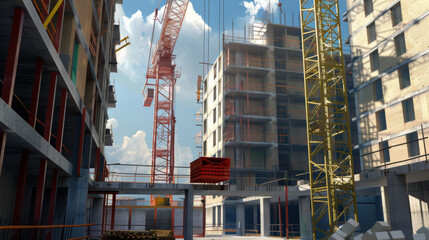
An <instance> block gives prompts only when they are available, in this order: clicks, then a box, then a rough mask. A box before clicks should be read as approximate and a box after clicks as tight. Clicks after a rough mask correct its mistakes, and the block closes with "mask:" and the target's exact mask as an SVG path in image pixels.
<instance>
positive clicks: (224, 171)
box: [191, 157, 231, 183]
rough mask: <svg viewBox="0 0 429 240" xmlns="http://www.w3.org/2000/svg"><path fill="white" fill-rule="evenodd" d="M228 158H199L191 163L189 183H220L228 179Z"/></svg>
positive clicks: (229, 162) (229, 161)
mask: <svg viewBox="0 0 429 240" xmlns="http://www.w3.org/2000/svg"><path fill="white" fill-rule="evenodd" d="M230 164H231V160H230V159H229V158H214V157H200V158H198V159H197V160H195V161H193V162H191V183H220V182H223V181H227V180H229V178H230V175H229V169H230Z"/></svg>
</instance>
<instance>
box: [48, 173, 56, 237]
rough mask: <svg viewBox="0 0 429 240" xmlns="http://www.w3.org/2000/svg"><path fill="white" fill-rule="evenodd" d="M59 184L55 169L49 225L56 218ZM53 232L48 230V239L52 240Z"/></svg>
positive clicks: (50, 200)
mask: <svg viewBox="0 0 429 240" xmlns="http://www.w3.org/2000/svg"><path fill="white" fill-rule="evenodd" d="M57 184H58V169H57V168H54V171H53V174H52V185H51V195H50V199H49V214H48V225H53V224H54V216H55V205H56V199H57ZM52 231H53V229H52V228H51V229H48V233H47V235H46V239H47V240H50V239H52Z"/></svg>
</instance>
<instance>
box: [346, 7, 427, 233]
mask: <svg viewBox="0 0 429 240" xmlns="http://www.w3.org/2000/svg"><path fill="white" fill-rule="evenodd" d="M428 15H429V2H428V1H411V0H377V1H374V0H363V1H356V0H348V1H347V12H346V13H345V14H344V20H345V21H347V22H348V25H349V31H350V37H349V39H347V41H349V42H350V45H351V54H352V57H353V58H352V59H353V60H352V63H351V67H352V69H353V73H354V85H355V87H354V89H353V90H352V91H353V92H354V94H355V101H356V118H355V119H354V121H356V122H357V125H358V132H359V145H358V146H356V147H355V148H358V149H359V152H360V155H361V169H362V174H361V181H362V182H366V183H370V182H372V183H374V184H373V185H372V186H375V187H381V198H382V199H383V214H384V220H385V221H387V222H390V224H391V225H392V228H393V229H402V230H403V231H404V233H405V235H406V237H407V239H411V233H412V232H414V233H415V231H416V230H417V229H419V228H420V227H422V226H426V227H427V226H428V223H429V212H428V203H429V181H428V180H429V165H428V156H427V148H426V144H427V139H426V137H425V136H428V135H429V130H428V126H429V125H428V120H429V115H428V114H429V113H428V100H429V93H428V89H429V88H428V83H427V79H428V76H429V73H428V71H427V69H428V67H429V62H428V61H427V59H428V52H429V49H428V44H427V41H426V40H425V39H427V38H428V37H429V33H428V31H427V29H426V28H427V26H429V18H428ZM366 180H368V181H366Z"/></svg>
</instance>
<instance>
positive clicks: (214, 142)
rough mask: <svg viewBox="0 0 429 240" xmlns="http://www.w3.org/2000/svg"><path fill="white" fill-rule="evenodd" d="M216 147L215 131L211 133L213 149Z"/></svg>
mask: <svg viewBox="0 0 429 240" xmlns="http://www.w3.org/2000/svg"><path fill="white" fill-rule="evenodd" d="M214 146H216V130H214V132H213V147H214Z"/></svg>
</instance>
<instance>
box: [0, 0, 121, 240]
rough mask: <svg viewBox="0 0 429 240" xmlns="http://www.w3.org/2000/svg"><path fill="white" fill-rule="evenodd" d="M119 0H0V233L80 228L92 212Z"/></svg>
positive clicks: (58, 234) (42, 235) (55, 234)
mask: <svg viewBox="0 0 429 240" xmlns="http://www.w3.org/2000/svg"><path fill="white" fill-rule="evenodd" d="M118 3H119V4H121V3H122V1H120V0H111V1H106V0H93V1H86V0H74V1H62V0H35V1H32V0H13V1H12V0H7V1H1V2H0V9H1V10H0V12H1V13H0V22H1V27H0V78H1V79H0V86H1V98H2V100H0V143H1V144H0V171H1V176H0V192H1V193H2V196H3V197H2V198H1V200H0V216H1V218H0V225H2V226H7V225H35V226H38V225H68V227H62V228H53V229H39V230H38V229H36V230H29V229H22V230H2V231H1V232H0V236H1V237H0V238H2V239H69V238H77V237H84V236H88V234H89V233H88V232H87V230H88V226H84V227H83V226H80V225H82V224H87V223H92V222H93V221H92V220H94V219H97V218H98V217H100V218H101V214H102V211H101V208H102V202H103V199H102V195H91V194H89V193H88V186H89V185H90V184H91V182H93V181H103V179H104V172H105V162H106V161H105V157H104V146H105V145H111V144H112V142H113V136H112V134H111V131H109V130H108V129H106V121H107V119H108V114H107V109H108V107H114V106H115V103H116V96H115V92H114V86H113V85H112V84H111V81H110V73H111V72H115V71H116V64H117V63H116V53H115V44H119V41H120V36H119V26H118V25H115V24H114V22H115V20H114V14H115V5H116V4H118Z"/></svg>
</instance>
